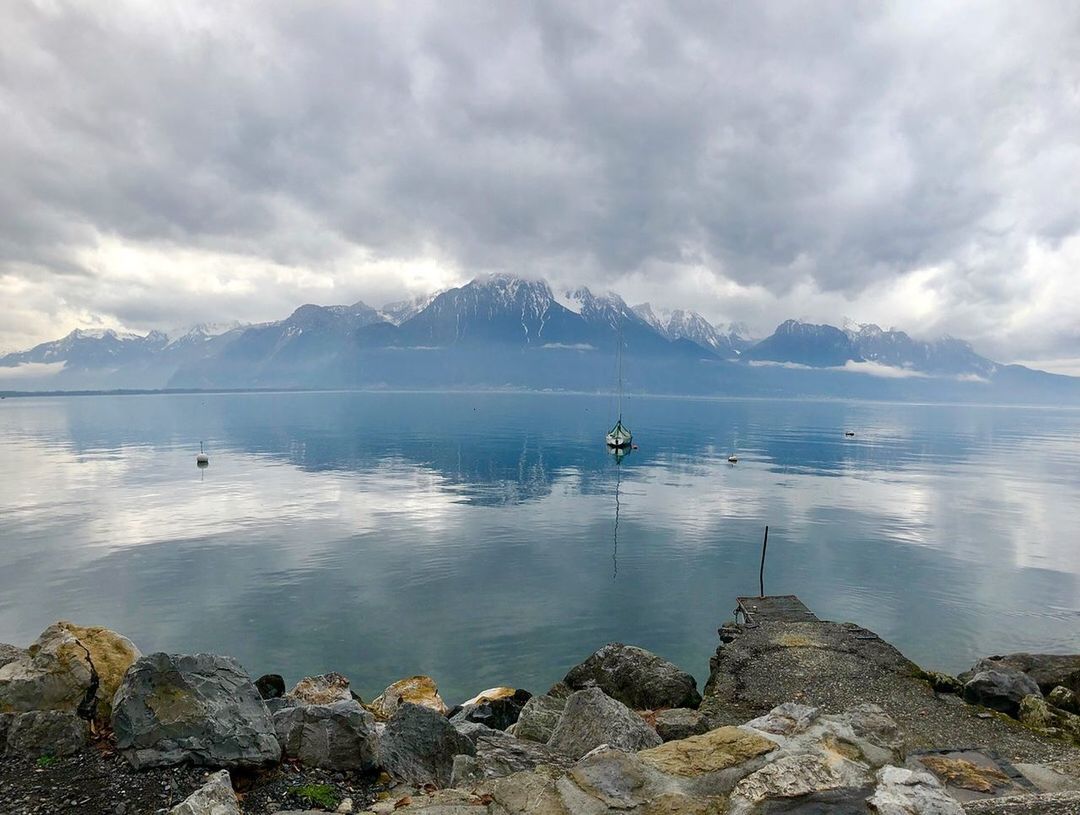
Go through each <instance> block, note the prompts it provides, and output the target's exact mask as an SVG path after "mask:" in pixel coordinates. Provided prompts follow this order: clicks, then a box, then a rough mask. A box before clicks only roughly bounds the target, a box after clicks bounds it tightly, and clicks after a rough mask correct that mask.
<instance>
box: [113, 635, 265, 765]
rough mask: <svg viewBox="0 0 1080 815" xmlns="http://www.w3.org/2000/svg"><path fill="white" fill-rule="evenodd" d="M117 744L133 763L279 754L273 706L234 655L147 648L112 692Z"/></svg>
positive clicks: (258, 759)
mask: <svg viewBox="0 0 1080 815" xmlns="http://www.w3.org/2000/svg"><path fill="white" fill-rule="evenodd" d="M112 724H113V731H114V733H115V735H116V746H117V748H118V749H119V750H120V752H121V753H122V754H123V755H124V757H125V758H126V759H127V760H128V761H129V762H130V763H131V764H132V766H134V767H135V768H136V769H141V768H143V767H161V766H170V765H173V764H179V763H181V762H185V761H186V762H189V763H192V764H199V765H206V766H211V767H229V768H232V767H262V766H266V765H269V764H274V763H276V762H277V761H278V760H279V759H280V758H281V747H280V745H279V744H278V740H277V736H276V735H275V732H274V723H273V721H272V720H271V718H270V713H269V711H268V710H267V709H266V705H264V704H263V701H262V699H261V698H260V697H259V692H258V691H257V690H256V689H255V686H254V685H253V684H252V682H251V679H250V678H249V677H248V675H247V673H246V672H245V671H244V669H243V668H242V667H240V664H239V663H238V662H237V661H236V660H235V659H233V658H232V657H225V656H216V655H214V654H194V655H185V654H163V653H157V654H150V655H149V656H145V657H142V658H141V659H139V660H138V661H137V662H136V663H135V664H134V665H132V666H131V668H130V669H129V670H128V672H127V674H126V675H125V676H124V681H123V683H122V684H121V686H120V689H119V690H118V691H117V693H116V697H115V699H114V707H113V716H112Z"/></svg>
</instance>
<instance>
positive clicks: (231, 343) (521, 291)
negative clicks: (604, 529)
mask: <svg viewBox="0 0 1080 815" xmlns="http://www.w3.org/2000/svg"><path fill="white" fill-rule="evenodd" d="M620 341H621V342H622V344H623V348H624V349H625V358H626V371H627V375H626V384H627V387H628V388H630V389H632V390H636V391H637V392H657V393H688V394H711V395H717V394H726V395H735V394H739V395H767V396H777V395H803V396H858V397H877V398H900V399H904V398H915V399H924V398H929V399H945V400H955V399H961V400H972V401H1036V402H1058V401H1062V400H1065V401H1069V402H1072V401H1080V379H1075V378H1072V377H1064V376H1057V375H1054V374H1048V373H1044V372H1041V371H1035V370H1031V369H1028V368H1023V367H1021V366H1016V365H999V364H998V363H995V362H993V361H992V360H990V359H987V358H985V357H983V356H980V355H979V354H977V353H976V352H975V351H974V350H973V349H972V347H971V346H970V345H969V344H968V343H966V342H963V341H962V340H958V339H953V338H950V337H946V338H942V339H939V340H936V341H930V342H927V341H924V340H919V339H915V338H913V337H911V336H909V335H908V334H906V333H904V332H903V331H898V330H895V329H889V330H884V329H881V328H879V327H878V326H876V325H861V326H860V325H852V326H846V327H844V328H837V327H835V326H830V325H815V324H810V323H804V322H800V321H797V320H787V321H785V322H784V323H782V324H781V325H779V326H778V327H777V329H776V330H775V331H774V332H773V333H772V334H771V335H770V336H768V337H765V338H763V339H760V340H756V341H755V340H753V339H751V338H750V337H749V336H748V332H747V331H746V329H745V327H743V326H739V325H725V326H717V325H713V324H712V323H710V322H709V321H708V320H706V319H705V318H704V317H702V316H701V315H700V314H697V313H695V312H693V311H688V310H682V309H679V310H674V311H671V312H658V311H657V310H654V309H653V308H652V307H651V306H650V305H649V304H648V303H643V304H640V305H636V306H633V307H631V306H629V305H627V303H626V302H625V301H624V300H623V299H622V298H621V297H619V296H618V295H617V294H614V293H606V294H602V295H597V294H594V293H593V292H591V291H590V290H589V289H587V288H584V287H579V288H576V289H567V290H558V291H553V290H552V288H551V287H550V286H549V285H548V284H547V283H545V282H543V281H539V280H528V279H523V278H520V277H515V276H513V275H507V274H498V275H490V276H486V277H481V278H477V279H475V280H473V281H471V282H470V283H467V284H465V285H463V286H461V287H458V288H452V289H448V290H445V291H441V292H437V293H434V294H431V295H426V296H423V297H418V298H415V299H412V300H406V301H401V302H397V303H390V304H387V305H385V306H383V307H382V308H378V309H376V308H373V307H371V306H369V305H367V304H366V303H363V302H357V303H353V304H352V305H337V306H319V305H311V304H307V305H303V306H300V307H299V308H297V309H296V310H295V311H294V312H293V313H292V314H290V315H289V316H288V317H287V318H285V319H284V320H279V321H275V322H269V323H260V324H256V325H239V324H235V323H234V324H228V325H200V326H196V327H194V328H192V329H190V330H188V331H183V332H177V333H175V334H173V335H166V334H164V333H161V332H157V331H151V332H150V333H148V334H146V335H139V334H131V333H123V332H118V331H111V330H105V331H85V330H76V331H73V332H71V333H70V334H68V335H67V336H66V337H63V338H61V339H58V340H54V341H52V342H46V343H42V344H40V345H38V346H35V347H34V348H31V349H30V350H28V351H23V352H19V353H13V354H8V355H6V356H3V357H0V388H3V389H9V390H12V391H26V390H35V391H37V390H104V389H130V388H137V389H159V388H183V389H188V388H193V389H220V388H227V389H234V388H337V387H364V388H373V387H383V388H387V387H390V388H447V387H512V388H541V389H575V390H592V391H595V390H610V389H611V388H612V387H613V385H614V381H613V377H614V368H613V359H614V354H615V349H616V348H617V346H618V344H619V342H620Z"/></svg>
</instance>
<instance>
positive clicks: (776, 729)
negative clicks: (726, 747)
mask: <svg viewBox="0 0 1080 815" xmlns="http://www.w3.org/2000/svg"><path fill="white" fill-rule="evenodd" d="M817 713H818V709H817V708H816V707H810V706H809V705H799V704H796V703H795V702H784V704H782V705H777V706H776V707H774V708H773V709H772V710H770V711H769V712H768V713H766V714H765V715H764V716H758V717H757V718H756V719H753V720H751V721H749V722H747V723H746V726H747V727H752V728H754V729H755V730H760V731H762V732H763V733H772V734H774V735H777V736H793V735H795V734H796V733H801V732H803V731H804V730H806V728H808V727H809V726H810V725H811V724H813V723H814V720H815V719H817Z"/></svg>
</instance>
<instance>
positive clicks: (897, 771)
mask: <svg viewBox="0 0 1080 815" xmlns="http://www.w3.org/2000/svg"><path fill="white" fill-rule="evenodd" d="M876 780H877V787H876V788H875V790H874V794H873V795H871V796H870V798H869V799H868V800H867V803H868V804H869V805H870V808H871V809H872V810H873V811H874V812H876V813H878V815H964V810H963V808H962V807H961V806H960V804H959V803H957V802H956V800H955V799H954V798H952V797H951V796H950V795H949V794H948V793H947V792H945V790H944V789H943V788H942V786H941V783H940V782H939V781H938V780H937V779H936V778H934V776H932V775H931V774H930V773H918V772H913V771H911V770H905V769H903V768H901V767H893V766H887V767H882V768H881V769H880V770H878V772H877V776H876Z"/></svg>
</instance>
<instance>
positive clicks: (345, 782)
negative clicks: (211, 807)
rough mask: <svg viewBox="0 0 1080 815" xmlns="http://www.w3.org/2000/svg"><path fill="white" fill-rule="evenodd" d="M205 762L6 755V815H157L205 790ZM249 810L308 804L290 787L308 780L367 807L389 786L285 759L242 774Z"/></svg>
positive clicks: (99, 750) (264, 812)
mask: <svg viewBox="0 0 1080 815" xmlns="http://www.w3.org/2000/svg"><path fill="white" fill-rule="evenodd" d="M208 775H209V771H208V770H207V769H205V768H203V767H187V766H183V767H171V768H167V769H154V770H141V771H136V770H133V769H132V768H131V767H130V766H129V765H128V763H127V762H126V761H124V759H122V758H121V757H119V756H118V755H116V754H115V753H114V752H113V751H111V750H109V749H108V747H107V745H103V744H99V745H97V746H94V747H90V748H88V749H86V750H84V751H83V752H82V753H79V754H78V755H74V756H69V757H67V758H59V759H54V760H52V761H49V762H39V761H37V760H34V759H26V758H10V757H9V758H3V759H0V815H61V813H63V814H64V815H67V813H71V815H76V813H77V814H78V815H155V814H156V813H163V812H168V810H169V809H170V808H171V807H173V806H175V805H176V804H178V803H180V802H181V801H183V800H184V798H186V797H187V796H188V795H190V794H191V793H192V792H194V791H195V790H196V789H198V788H199V787H201V786H202V785H203V784H204V783H205V781H206V778H207V776H208ZM233 783H234V785H235V786H236V787H237V789H238V792H239V793H240V806H241V810H242V811H243V812H245V813H253V814H254V813H258V815H268V813H272V812H276V811H278V810H279V809H286V810H287V809H307V808H309V807H308V806H304V805H301V802H300V801H298V800H297V799H296V798H294V797H293V796H292V795H290V792H289V790H290V789H291V788H293V787H296V786H300V785H304V784H328V785H330V786H331V787H333V788H334V792H335V795H336V796H337V798H338V799H339V800H340V799H344V798H351V799H352V801H353V804H354V808H355V809H357V810H360V809H364V808H365V807H366V806H368V805H369V804H370V803H371V802H372V801H374V800H375V797H376V795H377V794H378V793H379V792H380V791H381V790H382V789H383V787H381V786H379V785H378V784H377V783H376V782H375V781H374V779H371V778H359V777H357V778H354V777H351V776H349V775H345V774H342V773H333V772H329V771H324V770H313V769H308V768H301V767H298V766H294V765H291V764H284V765H282V766H281V767H280V768H278V769H275V770H272V771H270V772H268V773H264V774H260V775H249V776H244V775H240V774H234V776H233Z"/></svg>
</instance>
